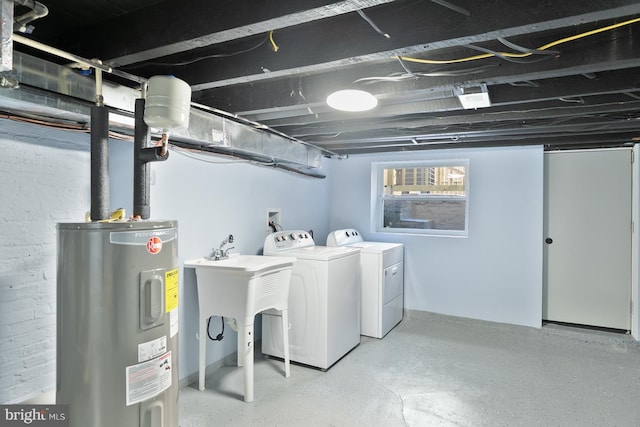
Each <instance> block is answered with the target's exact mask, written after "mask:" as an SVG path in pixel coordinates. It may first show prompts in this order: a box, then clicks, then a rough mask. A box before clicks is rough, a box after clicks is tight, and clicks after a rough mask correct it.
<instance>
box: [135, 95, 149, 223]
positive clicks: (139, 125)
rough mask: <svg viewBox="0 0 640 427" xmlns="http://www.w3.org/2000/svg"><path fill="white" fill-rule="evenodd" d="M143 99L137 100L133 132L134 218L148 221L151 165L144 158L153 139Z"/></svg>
mask: <svg viewBox="0 0 640 427" xmlns="http://www.w3.org/2000/svg"><path fill="white" fill-rule="evenodd" d="M144 104H145V100H144V99H143V98H140V99H136V103H135V111H134V118H135V129H134V132H133V217H134V218H136V217H138V216H139V217H140V218H141V219H148V218H149V216H150V214H151V207H150V206H149V165H148V164H147V162H146V160H144V159H143V158H142V152H143V149H144V148H145V147H146V146H147V144H148V142H149V139H150V138H151V132H150V130H149V126H147V124H146V123H145V122H144Z"/></svg>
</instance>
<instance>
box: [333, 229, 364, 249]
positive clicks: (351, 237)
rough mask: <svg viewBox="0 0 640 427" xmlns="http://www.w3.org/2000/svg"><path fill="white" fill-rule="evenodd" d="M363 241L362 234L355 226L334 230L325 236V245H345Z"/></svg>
mask: <svg viewBox="0 0 640 427" xmlns="http://www.w3.org/2000/svg"><path fill="white" fill-rule="evenodd" d="M363 241H364V239H363V238H362V235H361V234H360V232H359V231H358V230H356V229H355V228H345V229H342V230H335V231H332V232H331V233H329V235H328V236H327V246H346V245H352V244H354V243H360V242H363Z"/></svg>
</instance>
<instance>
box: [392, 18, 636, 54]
mask: <svg viewBox="0 0 640 427" xmlns="http://www.w3.org/2000/svg"><path fill="white" fill-rule="evenodd" d="M636 22H640V18H634V19H629V20H628V21H623V22H619V23H617V24H612V25H609V26H606V27H602V28H596V29H595V30H591V31H586V32H584V33H580V34H576V35H574V36H570V37H565V38H563V39H559V40H555V41H553V42H551V43H547V44H545V45H543V46H540V47H539V48H537V49H536V50H547V49H549V48H551V47H553V46H557V45H559V44H562V43H567V42H570V41H574V40H578V39H581V38H583V37H588V36H592V35H594V34H598V33H602V32H605V31H609V30H613V29H616V28H619V27H623V26H625V25H630V24H635V23H636ZM499 54H500V55H503V56H506V57H509V58H526V57H527V56H531V55H533V54H532V53H529V52H523V53H512V52H499ZM492 56H496V55H495V54H493V53H484V54H481V55H474V56H468V57H466V58H458V59H440V60H439V59H420V58H411V57H408V56H394V58H400V59H401V60H403V61H408V62H418V63H420V64H456V63H460V62H468V61H475V60H478V59H485V58H491V57H492Z"/></svg>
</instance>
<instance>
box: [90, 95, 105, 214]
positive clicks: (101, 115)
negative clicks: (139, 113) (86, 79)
mask: <svg viewBox="0 0 640 427" xmlns="http://www.w3.org/2000/svg"><path fill="white" fill-rule="evenodd" d="M108 218H109V110H108V109H107V107H105V106H97V105H96V106H93V107H91V220H92V221H99V220H103V219H108Z"/></svg>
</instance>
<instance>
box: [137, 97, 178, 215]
mask: <svg viewBox="0 0 640 427" xmlns="http://www.w3.org/2000/svg"><path fill="white" fill-rule="evenodd" d="M144 105H145V100H144V99H142V98H140V99H136V104H135V111H134V119H135V129H134V132H133V217H134V218H140V219H149V217H150V216H151V206H150V203H149V200H150V194H149V192H150V190H149V165H148V164H147V163H149V162H157V161H162V160H167V158H169V152H168V151H167V152H166V153H164V154H163V153H162V151H163V148H162V147H147V145H148V144H149V141H150V139H151V132H150V130H149V126H147V124H146V123H145V122H144Z"/></svg>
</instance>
